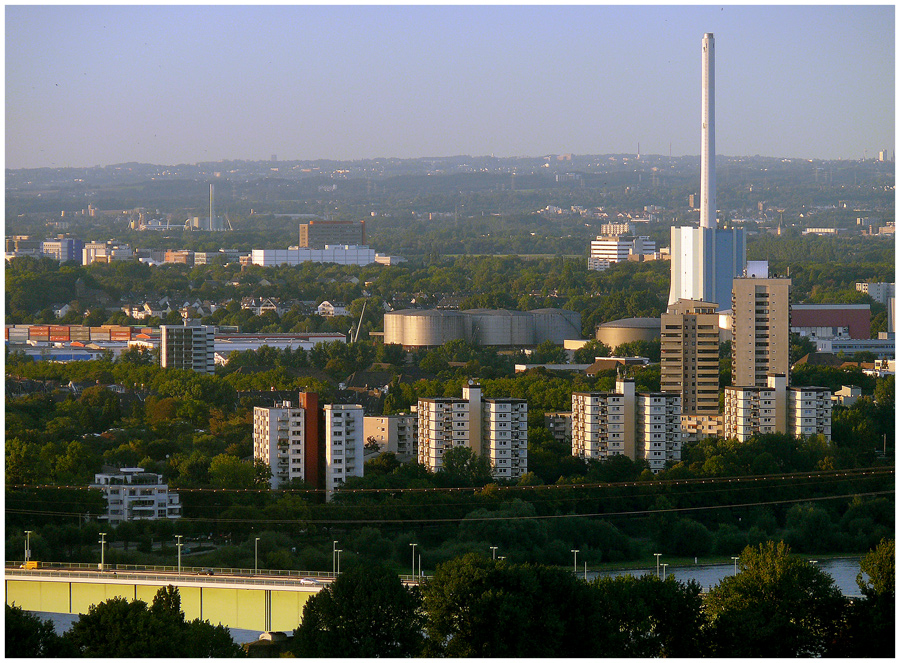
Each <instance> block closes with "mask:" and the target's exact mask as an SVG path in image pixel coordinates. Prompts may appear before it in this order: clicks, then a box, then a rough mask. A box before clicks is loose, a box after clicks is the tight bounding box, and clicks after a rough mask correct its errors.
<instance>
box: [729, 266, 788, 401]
mask: <svg viewBox="0 0 900 663" xmlns="http://www.w3.org/2000/svg"><path fill="white" fill-rule="evenodd" d="M753 265H754V263H749V264H748V274H751V273H752V274H755V275H756V276H747V277H741V278H736V279H734V285H733V290H732V299H731V330H732V332H733V334H734V338H733V341H732V349H731V383H732V384H733V385H734V386H735V387H765V386H766V376H767V375H768V374H769V373H778V374H780V375H790V370H791V357H790V355H791V339H790V331H791V280H790V279H776V278H768V265H765V263H760V265H761V266H760V267H759V268H758V269H757V270H755V271H754V272H751V271H750V270H751V266H753Z"/></svg>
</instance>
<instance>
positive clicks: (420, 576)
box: [416, 553, 422, 584]
mask: <svg viewBox="0 0 900 663" xmlns="http://www.w3.org/2000/svg"><path fill="white" fill-rule="evenodd" d="M421 579H422V553H419V577H418V578H416V584H418V583H419V580H421Z"/></svg>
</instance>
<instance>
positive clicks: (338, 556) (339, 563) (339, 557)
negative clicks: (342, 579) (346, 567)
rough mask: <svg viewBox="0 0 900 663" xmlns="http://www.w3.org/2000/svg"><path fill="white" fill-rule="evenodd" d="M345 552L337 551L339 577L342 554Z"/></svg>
mask: <svg viewBox="0 0 900 663" xmlns="http://www.w3.org/2000/svg"><path fill="white" fill-rule="evenodd" d="M342 552H344V551H343V550H341V549H340V548H338V549H337V572H338V575H340V574H341V553H342Z"/></svg>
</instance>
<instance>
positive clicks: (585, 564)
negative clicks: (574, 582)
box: [584, 562, 587, 581]
mask: <svg viewBox="0 0 900 663" xmlns="http://www.w3.org/2000/svg"><path fill="white" fill-rule="evenodd" d="M584 579H585V581H586V580H587V562H585V563H584Z"/></svg>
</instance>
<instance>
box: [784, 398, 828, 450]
mask: <svg viewBox="0 0 900 663" xmlns="http://www.w3.org/2000/svg"><path fill="white" fill-rule="evenodd" d="M787 409H788V429H787V432H788V434H789V435H792V436H794V437H808V436H810V435H824V436H825V439H827V440H830V439H831V392H830V391H829V390H828V389H826V388H825V387H791V388H790V389H788V408H787Z"/></svg>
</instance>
